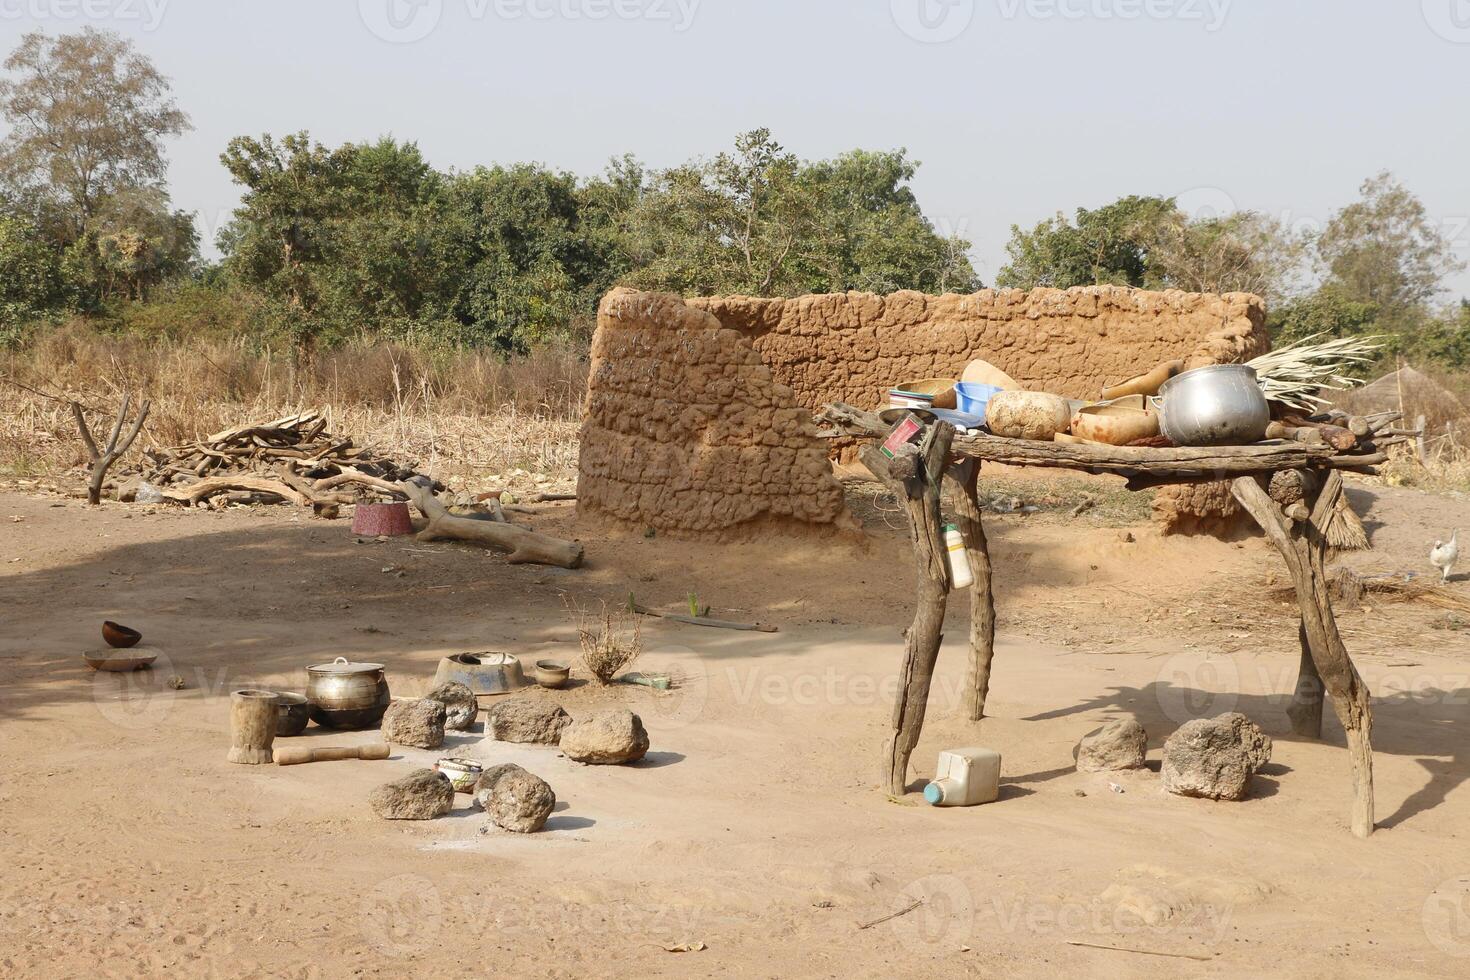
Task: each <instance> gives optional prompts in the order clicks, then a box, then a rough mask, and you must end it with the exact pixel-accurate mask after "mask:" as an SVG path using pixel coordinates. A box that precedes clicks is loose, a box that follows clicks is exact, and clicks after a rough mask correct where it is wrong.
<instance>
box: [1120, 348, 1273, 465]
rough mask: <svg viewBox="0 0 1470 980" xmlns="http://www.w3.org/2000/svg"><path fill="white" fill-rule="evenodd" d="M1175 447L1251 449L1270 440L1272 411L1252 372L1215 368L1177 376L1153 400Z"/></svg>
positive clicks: (1244, 368) (1241, 368)
mask: <svg viewBox="0 0 1470 980" xmlns="http://www.w3.org/2000/svg"><path fill="white" fill-rule="evenodd" d="M1149 404H1151V405H1153V406H1155V407H1156V408H1157V409H1158V412H1159V416H1160V418H1159V426H1160V428H1161V429H1162V431H1163V434H1164V435H1165V436H1167V437H1168V438H1169V440H1170V441H1171V442H1173V443H1174V444H1175V445H1176V446H1248V445H1250V444H1251V443H1253V442H1260V441H1261V440H1262V439H1264V438H1265V436H1266V426H1267V425H1269V424H1270V422H1271V409H1270V406H1268V405H1267V404H1266V393H1265V392H1264V391H1262V390H1261V383H1260V381H1259V380H1258V379H1257V378H1256V372H1255V369H1254V368H1251V367H1249V366H1247V365H1245V364H1214V365H1211V366H1210V367H1202V368H1195V369H1194V370H1193V371H1185V372H1184V373H1183V374H1180V375H1176V376H1175V377H1173V378H1170V379H1169V380H1168V381H1167V382H1165V383H1164V386H1163V387H1162V388H1161V389H1159V397H1157V398H1153V399H1150V400H1149Z"/></svg>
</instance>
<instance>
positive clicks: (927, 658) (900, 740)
mask: <svg viewBox="0 0 1470 980" xmlns="http://www.w3.org/2000/svg"><path fill="white" fill-rule="evenodd" d="M953 438H954V428H953V427H952V426H950V425H948V424H946V423H942V422H941V423H938V424H936V425H934V426H931V427H930V428H929V430H928V432H927V434H926V435H925V437H924V442H923V444H922V445H921V446H920V447H917V448H916V447H913V446H906V447H904V451H903V452H901V453H900V454H899V455H898V456H897V458H895V459H893V460H892V461H889V460H887V459H886V458H885V457H884V456H883V454H882V453H880V452H878V450H877V448H876V447H874V446H872V445H868V446H865V447H864V448H863V449H862V451H861V459H862V461H863V463H864V464H865V465H866V466H867V467H868V469H870V470H872V471H873V474H874V475H875V476H877V477H878V478H879V479H880V480H882V481H883V482H884V483H885V484H887V485H888V486H890V487H891V488H893V490H894V491H895V492H896V493H897V495H898V497H899V499H900V500H902V501H904V507H905V510H906V511H907V512H908V516H909V530H910V532H911V536H912V538H913V545H914V571H915V580H916V592H917V593H918V608H917V609H915V611H914V622H913V625H912V626H910V627H909V631H908V634H907V636H906V637H905V639H904V652H903V670H902V673H901V676H900V678H899V692H898V698H897V700H896V701H895V702H894V705H893V732H892V734H891V735H890V736H889V738H888V745H887V749H886V752H885V753H884V765H883V776H882V779H883V785H884V786H885V787H887V790H888V792H889V793H890V794H892V795H894V796H902V795H903V794H904V793H905V792H907V790H908V768H909V757H910V756H912V755H913V752H914V748H915V747H916V746H917V745H918V744H919V735H920V734H921V732H922V731H923V728H924V713H925V711H926V710H927V708H928V703H929V686H930V683H931V682H932V681H933V679H934V664H935V662H936V661H937V660H938V659H939V644H940V643H941V642H942V641H943V639H944V632H943V630H944V610H945V605H946V600H947V596H948V593H949V570H948V565H947V563H946V561H945V551H944V525H943V523H942V517H941V515H940V510H939V486H940V481H941V480H942V479H943V474H944V467H945V463H946V461H947V459H948V457H949V445H950V441H951V440H952V439H953Z"/></svg>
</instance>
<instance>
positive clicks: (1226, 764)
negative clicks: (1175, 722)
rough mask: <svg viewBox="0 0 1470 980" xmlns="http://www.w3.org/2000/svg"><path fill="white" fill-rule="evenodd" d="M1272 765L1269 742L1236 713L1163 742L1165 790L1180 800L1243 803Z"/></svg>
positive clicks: (1188, 726) (1200, 722)
mask: <svg viewBox="0 0 1470 980" xmlns="http://www.w3.org/2000/svg"><path fill="white" fill-rule="evenodd" d="M1270 761H1271V738H1270V736H1268V735H1267V734H1266V733H1265V732H1263V731H1261V729H1260V728H1259V727H1258V726H1257V725H1256V724H1255V722H1253V721H1251V720H1250V719H1249V718H1247V717H1246V716H1245V715H1243V714H1241V713H1240V712H1238V711H1232V712H1230V713H1228V714H1223V715H1220V716H1219V717H1216V718H1196V719H1195V720H1194V721H1190V722H1186V723H1185V724H1183V725H1181V726H1180V727H1179V730H1178V731H1176V732H1175V733H1174V734H1173V735H1170V736H1169V738H1168V740H1167V741H1166V742H1164V766H1163V770H1162V776H1163V785H1164V789H1166V790H1168V791H1169V792H1171V793H1174V794H1177V795H1179V796H1199V797H1203V798H1205V799H1210V800H1242V799H1245V795H1246V792H1247V790H1249V788H1250V781H1251V776H1253V775H1254V774H1255V773H1256V772H1258V771H1259V770H1260V768H1261V767H1262V766H1264V765H1265V764H1266V763H1268V762H1270Z"/></svg>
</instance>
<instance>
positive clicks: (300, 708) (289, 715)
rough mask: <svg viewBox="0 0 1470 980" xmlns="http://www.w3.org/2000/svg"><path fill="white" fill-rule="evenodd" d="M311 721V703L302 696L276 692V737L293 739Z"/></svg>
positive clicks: (289, 692) (304, 729)
mask: <svg viewBox="0 0 1470 980" xmlns="http://www.w3.org/2000/svg"><path fill="white" fill-rule="evenodd" d="M309 721H311V702H310V701H308V700H307V699H306V695H304V694H295V693H293V692H291V691H277V692H276V737H277V738H295V737H296V736H297V735H300V734H301V733H302V732H304V731H306V725H307V722H309Z"/></svg>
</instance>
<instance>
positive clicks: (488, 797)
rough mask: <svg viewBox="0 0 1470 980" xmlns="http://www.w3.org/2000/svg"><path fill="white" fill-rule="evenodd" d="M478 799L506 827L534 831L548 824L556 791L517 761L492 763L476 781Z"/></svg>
mask: <svg viewBox="0 0 1470 980" xmlns="http://www.w3.org/2000/svg"><path fill="white" fill-rule="evenodd" d="M475 802H476V803H478V804H479V805H480V806H481V807H482V808H483V809H484V810H485V812H486V813H487V814H488V815H489V817H490V821H491V822H492V823H494V824H495V826H497V827H499V828H501V829H502V830H509V831H511V832H513V833H517V834H534V833H535V832H536V831H538V830H540V829H541V828H543V827H545V826H546V818H547V817H549V816H551V811H552V809H553V808H555V806H556V793H554V792H552V789H551V786H550V785H549V784H548V783H547V782H546V780H544V779H542V778H541V777H540V776H537V775H535V774H534V773H529V772H527V771H526V770H524V769H522V768H521V767H520V766H518V765H515V764H514V763H505V764H502V765H498V766H491V767H490V768H489V769H486V770H485V771H484V772H483V773H481V774H480V778H479V779H477V780H476V781H475Z"/></svg>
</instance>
